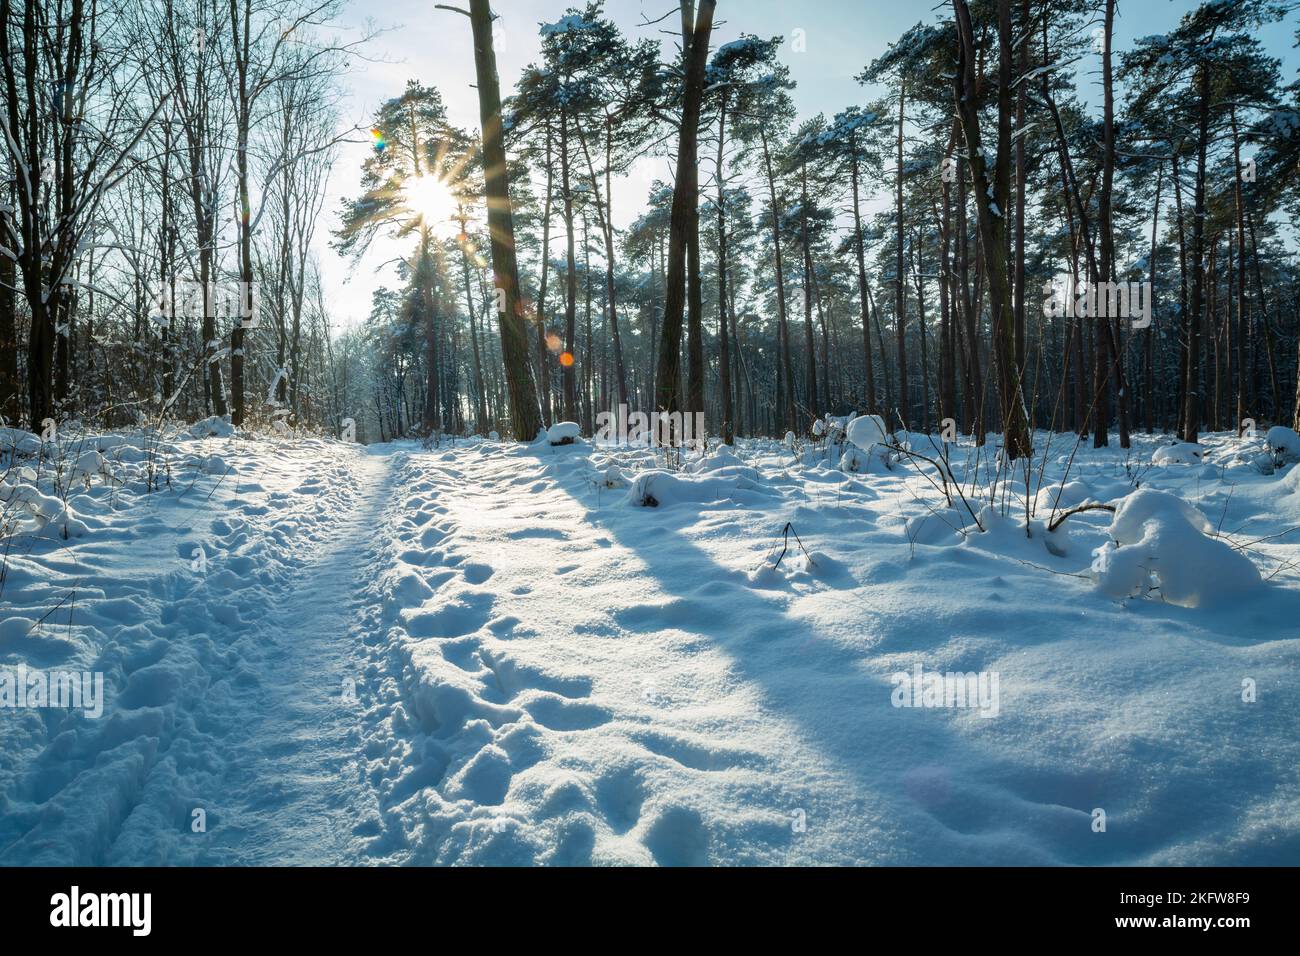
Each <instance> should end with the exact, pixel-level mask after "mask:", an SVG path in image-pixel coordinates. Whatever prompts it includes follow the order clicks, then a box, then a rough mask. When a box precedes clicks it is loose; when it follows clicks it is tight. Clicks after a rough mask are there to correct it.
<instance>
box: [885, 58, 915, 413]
mask: <svg viewBox="0 0 1300 956" xmlns="http://www.w3.org/2000/svg"><path fill="white" fill-rule="evenodd" d="M906 101H907V83H906V81H901V80H900V81H899V85H898V137H897V144H898V169H897V170H896V172H895V177H894V183H895V194H894V202H895V216H896V217H897V220H898V222H897V230H898V232H897V244H898V248H897V249H896V250H895V252H896V256H897V257H896V258H895V260H894V330H895V333H896V335H897V338H898V409H897V410H896V415H897V416H898V418H900V419H901V420H902V422H903V427H904V428H908V427H910V421H911V417H912V413H911V396H910V394H909V392H908V387H907V279H906V277H905V276H904V275H903V269H904V266H903V253H904V242H903V237H904V235H905V233H904V227H903V122H904V115H903V105H904V103H905V102H906ZM890 427H891V428H892V427H893V422H890Z"/></svg>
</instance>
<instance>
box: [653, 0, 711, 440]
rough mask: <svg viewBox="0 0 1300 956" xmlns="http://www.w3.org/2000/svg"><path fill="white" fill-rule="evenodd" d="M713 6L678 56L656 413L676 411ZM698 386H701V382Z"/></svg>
mask: <svg viewBox="0 0 1300 956" xmlns="http://www.w3.org/2000/svg"><path fill="white" fill-rule="evenodd" d="M716 6H717V3H716V0H700V4H699V9H698V10H697V11H696V14H695V23H694V26H693V27H690V37H689V40H690V42H689V43H684V49H683V51H682V53H683V56H684V57H685V60H686V71H685V87H684V93H683V97H682V117H681V128H680V130H679V136H678V144H677V176H676V181H675V183H674V186H673V204H672V210H671V212H670V214H669V219H668V279H667V288H666V290H665V293H664V321H663V329H662V338H661V342H660V348H659V368H658V370H657V374H656V376H655V391H656V395H655V404H656V406H657V410H660V411H666V412H679V411H682V398H683V396H682V381H681V378H682V376H681V343H682V324H683V322H684V320H685V318H686V316H685V310H686V304H687V303H686V298H687V289H686V266H687V263H686V259H687V252H688V249H689V247H690V246H692V245H693V244H694V243H698V230H699V205H698V197H697V195H696V184H697V182H698V172H697V170H696V160H697V157H698V143H699V135H700V108H701V104H702V102H703V99H704V72H705V67H706V65H707V63H708V56H709V36H710V34H711V33H712V32H713V11H714V8H715V7H716ZM688 19H689V14H688V11H687V9H686V4H683V6H682V21H683V30H685V29H686V28H687V20H688ZM693 231H694V232H695V238H694V240H693V239H692V232H693ZM697 258H698V255H697ZM696 273H697V274H696V277H695V280H696V281H698V279H699V276H698V269H697V270H696ZM697 318H698V317H697ZM700 384H701V387H702V385H703V383H702V382H701V383H700ZM700 410H701V409H699V408H687V409H686V411H688V412H694V411H700ZM661 437H664V438H666V439H667V440H668V441H672V440H673V436H671V435H667V436H661Z"/></svg>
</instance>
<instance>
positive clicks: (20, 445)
mask: <svg viewBox="0 0 1300 956" xmlns="http://www.w3.org/2000/svg"><path fill="white" fill-rule="evenodd" d="M41 444H42V442H41V436H40V435H33V434H32V433H31V432H29V431H23V429H21V428H0V453H4V452H12V453H15V454H19V455H36V454H39V453H40V450H41Z"/></svg>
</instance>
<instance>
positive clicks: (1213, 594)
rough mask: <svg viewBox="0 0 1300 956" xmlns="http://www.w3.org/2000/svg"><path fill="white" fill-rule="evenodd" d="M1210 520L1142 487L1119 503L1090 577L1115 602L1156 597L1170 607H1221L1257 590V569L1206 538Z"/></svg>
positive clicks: (1174, 498)
mask: <svg viewBox="0 0 1300 956" xmlns="http://www.w3.org/2000/svg"><path fill="white" fill-rule="evenodd" d="M1213 531H1214V529H1213V527H1212V526H1211V524H1210V522H1209V520H1208V519H1207V518H1206V517H1205V516H1204V515H1203V514H1201V512H1199V511H1197V510H1196V508H1194V507H1192V506H1191V505H1189V504H1188V503H1187V502H1185V501H1183V500H1182V499H1181V498H1179V497H1177V496H1175V495H1172V494H1169V493H1168V492H1164V491H1156V490H1154V489H1150V488H1143V489H1140V490H1138V491H1135V492H1133V493H1132V494H1131V495H1129V496H1128V497H1126V498H1124V500H1123V501H1122V502H1121V503H1120V505H1119V506H1118V508H1117V509H1116V511H1115V517H1114V519H1113V520H1112V521H1111V525H1110V536H1111V538H1112V539H1113V540H1112V541H1109V542H1107V543H1106V544H1104V545H1102V546H1101V547H1100V548H1098V549H1097V550H1096V551H1095V552H1094V554H1095V555H1096V560H1095V561H1094V562H1093V565H1092V572H1093V576H1094V578H1095V580H1096V582H1097V586H1098V588H1099V589H1100V590H1101V591H1102V593H1103V594H1105V595H1107V596H1108V597H1111V598H1114V599H1116V600H1123V599H1126V598H1131V597H1143V596H1146V595H1148V594H1152V593H1157V592H1158V593H1159V595H1160V597H1161V598H1162V599H1164V600H1165V601H1168V602H1169V603H1170V604H1178V605H1181V606H1183V607H1204V606H1207V605H1212V604H1222V603H1224V602H1226V601H1230V600H1232V599H1235V598H1239V597H1241V596H1243V595H1245V594H1249V593H1250V592H1251V591H1253V590H1254V589H1256V588H1258V587H1259V586H1260V583H1261V582H1260V574H1259V569H1258V568H1256V567H1255V565H1254V563H1253V562H1252V561H1251V560H1250V559H1249V558H1248V557H1246V556H1245V555H1244V554H1242V553H1241V552H1240V551H1238V550H1236V549H1234V548H1233V547H1231V546H1230V545H1228V544H1226V543H1225V542H1223V541H1221V540H1219V539H1217V538H1214V537H1211V536H1210V535H1211V534H1212V533H1213Z"/></svg>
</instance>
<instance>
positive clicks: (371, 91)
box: [317, 0, 1300, 325]
mask: <svg viewBox="0 0 1300 956" xmlns="http://www.w3.org/2000/svg"><path fill="white" fill-rule="evenodd" d="M449 2H453V3H455V2H457V0H449ZM567 6H568V4H567V3H566V2H565V0H496V2H494V3H493V9H494V10H495V11H496V13H497V14H498V15H499V17H500V19H499V21H498V28H497V44H496V45H497V60H498V66H499V68H500V74H501V83H502V90H503V93H506V94H508V93H509V92H510V91H512V89H513V87H514V83H515V80H516V79H517V78H518V76H519V74H520V72H521V71H522V69H523V68H524V67H525V66H526V65H527V64H528V63H530V62H533V61H535V60H536V59H537V56H538V49H539V44H538V34H537V28H538V25H539V24H540V23H542V22H551V21H555V20H558V19H559V18H560V17H561V16H563V14H564V11H565V9H566V7H567ZM939 6H941V7H943V12H945V13H946V12H947V7H948V5H947V4H943V3H941V4H939ZM1195 6H1196V4H1195V3H1194V2H1191V0H1120V4H1119V18H1118V21H1117V24H1116V46H1117V47H1118V48H1119V49H1125V48H1127V47H1128V46H1130V45H1131V43H1132V41H1133V39H1134V38H1136V37H1140V36H1145V35H1148V34H1152V33H1164V32H1167V31H1168V30H1170V29H1172V28H1173V26H1174V25H1175V24H1176V23H1177V22H1178V19H1179V17H1180V16H1182V14H1183V13H1185V12H1187V11H1188V10H1191V9H1193V8H1194V7H1195ZM675 9H676V5H675V4H674V3H673V2H672V0H608V2H607V4H606V11H607V13H608V14H609V15H610V16H612V17H613V18H614V20H615V21H616V22H617V23H619V24H620V26H622V27H623V29H624V30H625V31H626V32H627V33H629V34H631V35H633V36H650V35H655V34H656V33H658V32H659V31H664V30H671V29H672V27H673V26H674V23H675V18H674V17H669V18H668V19H666V20H664V21H663V22H662V23H659V24H656V25H652V26H644V25H642V24H644V23H645V22H646V21H650V20H656V19H659V18H660V17H663V16H664V14H666V13H669V12H670V11H673V10H675ZM937 18H938V13H937V8H936V6H935V5H934V4H931V3H906V2H898V0H805V2H802V3H794V2H790V0H743V2H742V0H719V3H718V21H719V22H718V23H717V24H716V29H715V33H714V41H715V43H716V44H720V43H725V42H727V41H728V40H732V39H735V38H736V37H737V36H739V35H740V34H741V33H756V34H758V35H760V36H775V35H778V34H779V35H782V36H785V37H787V38H790V37H792V36H794V35H795V31H796V30H802V31H803V34H802V36H803V38H804V41H805V47H806V48H805V51H804V52H802V53H800V52H794V50H793V49H792V44H789V43H787V45H786V48H785V51H784V54H783V56H784V59H785V62H786V63H787V64H788V65H789V66H790V71H791V76H792V77H793V79H794V80H795V81H796V83H797V84H798V85H797V87H796V89H795V90H794V94H793V95H794V100H795V105H796V106H797V107H798V109H799V112H800V115H801V116H810V115H813V114H815V113H818V112H824V113H826V114H828V115H829V114H833V113H835V112H836V111H838V110H841V109H843V108H845V107H846V106H849V105H852V104H855V103H861V102H864V101H866V100H868V99H871V98H872V97H873V96H874V95H876V92H877V91H873V90H868V89H864V88H863V87H862V86H860V85H859V84H858V83H857V82H856V81H855V80H854V79H853V77H854V76H855V75H856V74H857V73H859V72H860V71H861V70H862V68H863V67H864V66H866V65H867V64H868V63H869V62H871V60H872V59H874V58H875V57H877V56H879V55H880V54H881V53H882V52H884V50H885V48H886V46H887V45H888V43H889V42H890V41H891V40H894V39H897V37H898V36H899V35H901V34H902V33H903V31H905V30H906V29H907V28H908V27H910V26H912V25H913V24H915V23H916V22H917V21H918V20H924V21H927V22H929V21H933V20H935V19H937ZM368 20H369V21H372V22H373V24H374V26H376V27H380V28H386V32H384V33H383V34H382V35H380V36H379V37H378V38H377V39H376V40H374V41H373V42H372V43H371V44H370V47H369V55H370V56H371V57H372V58H373V59H374V60H376V61H378V62H368V63H358V64H357V65H356V68H355V71H354V72H353V74H352V75H350V76H349V77H347V79H346V81H345V82H346V83H347V84H348V88H349V90H350V95H349V98H348V100H347V101H346V103H347V106H348V108H349V109H350V111H351V115H350V116H348V117H347V121H348V122H349V123H352V122H355V123H358V124H367V123H368V122H369V119H370V117H371V115H372V114H373V112H374V109H375V108H376V107H377V106H378V105H379V104H380V103H381V102H383V101H384V100H385V99H388V98H390V97H392V96H395V95H397V94H399V93H400V92H401V90H402V89H403V87H404V86H405V84H406V81H407V79H408V78H412V77H414V78H417V79H419V80H420V81H421V82H424V83H431V84H433V85H435V86H437V87H438V88H439V89H440V90H441V91H442V94H443V97H444V98H445V100H446V102H447V106H448V110H449V112H450V118H451V121H452V122H453V123H455V124H456V125H458V126H463V127H467V128H474V127H476V126H477V124H478V102H477V94H476V92H475V90H474V89H473V88H472V86H471V85H470V84H471V83H472V82H473V76H474V64H473V56H472V51H471V47H470V42H469V36H470V30H469V21H468V20H467V19H466V18H464V17H462V16H460V15H458V14H455V13H449V12H447V11H443V10H436V9H434V0H388V2H385V3H383V4H371V3H364V2H359V0H358V2H353V3H352V4H350V6H349V7H348V9H347V11H346V13H345V16H344V21H343V22H344V25H345V26H346V27H348V28H349V29H351V30H360V29H361V28H362V27H363V26H364V25H365V23H366V22H367V21H368ZM1294 32H1295V26H1294V24H1289V25H1275V26H1274V27H1272V28H1271V29H1270V30H1269V31H1268V32H1267V33H1266V34H1265V35H1263V36H1262V37H1261V39H1262V40H1263V41H1264V44H1265V46H1266V47H1267V49H1268V51H1269V52H1270V53H1271V54H1272V55H1274V56H1278V57H1281V58H1283V71H1284V76H1286V77H1294V76H1295V71H1296V67H1297V64H1298V63H1300V57H1298V56H1297V51H1296V50H1295V49H1294V48H1293V46H1292V43H1293V38H1294ZM664 39H665V41H666V43H671V42H672V38H671V37H667V36H665V37H664ZM1089 68H1090V67H1087V66H1085V67H1084V69H1085V70H1086V69H1089ZM1081 82H1085V83H1088V82H1089V77H1087V75H1086V74H1085V75H1082V76H1081ZM1083 92H1084V94H1085V95H1088V94H1089V93H1090V89H1089V88H1088V86H1085V88H1084V91H1083ZM369 148H370V147H369V146H368V145H367V144H363V143H358V144H355V145H350V146H348V147H347V148H345V150H344V151H343V153H342V155H341V156H340V158H339V161H338V162H337V163H336V165H335V167H334V171H333V174H332V176H331V180H330V200H329V203H328V206H327V216H326V217H324V218H323V219H322V222H321V224H320V225H321V227H322V229H321V232H320V234H319V235H318V237H317V247H318V250H319V255H320V259H321V266H322V271H323V272H324V274H325V277H326V293H327V299H328V301H329V302H330V304H331V307H332V311H333V314H334V317H335V321H336V323H337V324H339V325H352V324H354V323H356V322H358V321H360V320H361V319H362V318H364V317H365V315H366V314H367V313H368V312H369V309H370V294H371V291H372V290H373V289H374V287H375V286H376V285H377V284H379V283H380V282H385V281H386V282H388V283H389V284H392V283H393V282H395V281H396V280H395V278H394V277H393V275H392V271H391V269H389V270H386V271H384V272H383V273H382V274H377V272H376V270H377V269H378V267H379V265H380V263H382V262H383V261H384V259H386V258H388V257H391V256H392V255H393V254H394V253H395V251H396V250H395V249H394V248H391V247H386V248H381V249H377V250H376V252H375V253H372V254H371V255H370V256H369V257H367V259H366V260H365V261H364V262H363V263H362V266H361V267H360V268H358V269H356V270H351V277H350V278H348V276H349V272H350V267H349V265H348V263H346V262H345V261H343V260H340V259H339V258H338V257H337V256H336V255H335V254H334V253H333V252H332V251H331V250H329V249H328V248H326V242H327V240H328V236H327V235H326V234H325V227H328V228H333V226H334V225H335V224H336V222H337V220H336V215H335V211H336V210H337V208H338V198H339V197H341V196H344V195H351V194H354V193H355V191H356V189H357V181H358V170H359V165H360V162H361V160H362V158H363V157H364V156H365V153H366V150H368V149H369ZM655 178H661V179H669V178H670V174H669V166H668V162H667V160H665V159H647V160H643V161H641V162H639V163H638V164H637V166H636V167H635V168H634V169H633V170H632V173H631V174H630V175H629V176H628V177H626V179H625V180H624V181H623V182H622V183H621V184H620V185H619V187H617V188H616V189H615V195H614V202H615V222H616V224H618V225H620V226H621V225H625V224H626V223H627V222H629V221H631V220H632V219H633V218H635V216H636V215H638V214H639V213H640V211H641V210H640V208H639V207H640V202H641V200H642V199H643V198H644V196H645V195H646V192H647V190H648V188H649V185H650V183H651V182H652V181H653V180H654V179H655ZM345 279H347V281H346V282H345V281H344V280H345Z"/></svg>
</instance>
